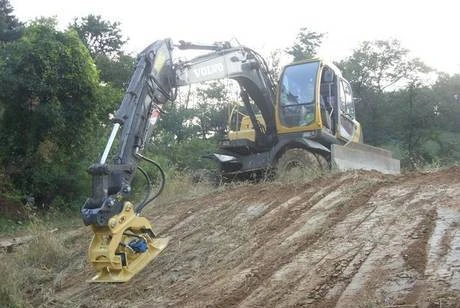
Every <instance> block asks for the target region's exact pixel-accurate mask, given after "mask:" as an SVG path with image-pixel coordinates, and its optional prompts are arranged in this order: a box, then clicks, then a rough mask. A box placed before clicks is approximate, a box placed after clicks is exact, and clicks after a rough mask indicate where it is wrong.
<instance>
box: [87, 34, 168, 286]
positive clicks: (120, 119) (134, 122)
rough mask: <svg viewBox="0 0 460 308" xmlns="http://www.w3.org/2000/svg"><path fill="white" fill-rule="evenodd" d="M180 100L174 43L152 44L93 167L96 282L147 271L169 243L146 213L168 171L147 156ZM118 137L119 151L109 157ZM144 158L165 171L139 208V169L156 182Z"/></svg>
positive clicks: (90, 217) (90, 221) (90, 204)
mask: <svg viewBox="0 0 460 308" xmlns="http://www.w3.org/2000/svg"><path fill="white" fill-rule="evenodd" d="M174 98H175V87H174V79H173V70H172V59H171V42H170V41H169V40H162V41H157V42H155V43H153V44H152V45H150V46H148V47H147V48H146V49H145V50H144V51H143V52H142V53H141V54H140V55H139V57H138V60H137V64H136V68H135V71H134V73H133V76H132V78H131V81H130V83H129V86H128V89H127V91H126V94H125V95H124V98H123V101H122V103H121V105H120V107H119V109H118V110H117V112H116V113H115V115H114V116H113V117H112V119H111V120H112V123H113V128H112V132H111V134H110V137H109V140H108V142H107V145H106V147H105V149H104V152H103V153H102V155H101V158H100V160H99V162H98V163H95V164H93V165H92V166H90V168H89V173H90V174H91V176H92V182H93V183H92V196H91V197H90V198H88V199H87V200H86V202H85V204H84V205H83V207H82V209H81V216H82V219H83V222H84V223H85V224H86V225H91V227H92V230H93V232H94V237H93V240H92V242H91V245H90V248H89V261H90V263H91V264H92V265H93V267H94V268H95V270H96V272H97V274H96V276H94V277H93V278H92V279H91V280H90V281H91V282H124V281H128V280H129V279H131V278H132V276H133V275H134V274H136V273H137V272H139V271H140V270H142V268H144V267H145V266H146V265H147V264H148V263H149V262H150V261H151V260H152V259H153V258H154V257H155V256H156V255H158V254H159V253H160V252H161V251H162V250H163V249H164V248H165V247H166V245H167V243H168V239H158V238H156V236H155V234H154V233H153V231H152V226H151V225H150V223H149V222H148V220H147V219H145V218H144V217H140V216H139V215H140V213H141V211H142V209H143V208H144V206H145V205H146V204H148V203H149V202H150V201H152V200H153V199H154V198H155V197H157V196H158V195H159V194H160V192H161V190H162V188H163V185H164V173H163V171H162V170H161V168H160V166H159V165H158V164H156V163H155V162H154V161H152V160H150V159H148V158H147V157H145V156H143V155H142V152H143V150H144V148H145V146H146V143H147V141H148V140H149V139H150V136H151V133H152V129H153V127H154V125H155V123H156V120H157V118H158V116H159V113H160V111H161V106H162V105H163V104H164V103H166V102H167V101H169V100H174ZM117 136H118V149H117V150H116V153H114V154H113V155H111V156H113V158H111V161H110V163H109V162H108V158H109V155H110V153H111V152H113V151H111V149H112V147H113V145H114V141H115V139H116V138H117ZM141 159H144V160H147V161H148V162H150V163H152V164H153V165H154V166H156V167H157V168H158V170H159V175H160V179H159V182H160V183H159V185H158V187H159V188H158V190H157V191H156V192H155V193H153V194H152V192H150V191H149V192H148V193H147V195H146V198H145V199H144V200H143V201H142V202H141V203H140V204H138V205H137V206H134V205H133V204H132V203H131V202H130V201H129V198H130V196H131V191H132V189H131V182H132V180H133V177H134V174H135V172H136V169H139V170H140V171H141V172H142V173H143V174H144V175H145V177H146V178H147V181H148V183H149V187H151V186H152V185H151V184H152V183H151V182H152V181H151V179H150V176H149V175H148V173H147V172H145V171H144V170H143V169H142V168H140V167H139V161H140V160H141Z"/></svg>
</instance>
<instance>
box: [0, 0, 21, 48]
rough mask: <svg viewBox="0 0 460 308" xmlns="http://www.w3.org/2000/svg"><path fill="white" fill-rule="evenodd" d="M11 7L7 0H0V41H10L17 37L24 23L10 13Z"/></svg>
mask: <svg viewBox="0 0 460 308" xmlns="http://www.w3.org/2000/svg"><path fill="white" fill-rule="evenodd" d="M12 12H13V7H12V6H11V4H10V1H9V0H0V42H1V43H5V42H10V41H14V40H16V39H18V38H19V37H20V36H21V34H22V31H23V28H24V25H23V24H22V23H21V22H20V21H19V20H18V19H17V18H16V16H14V15H12V14H11V13H12Z"/></svg>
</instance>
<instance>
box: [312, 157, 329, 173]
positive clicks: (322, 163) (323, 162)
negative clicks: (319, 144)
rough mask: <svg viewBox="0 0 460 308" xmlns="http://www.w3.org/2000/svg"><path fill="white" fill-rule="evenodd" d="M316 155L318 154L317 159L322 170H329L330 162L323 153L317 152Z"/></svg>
mask: <svg viewBox="0 0 460 308" xmlns="http://www.w3.org/2000/svg"><path fill="white" fill-rule="evenodd" d="M315 156H316V159H318V162H319V165H320V166H321V170H323V171H324V172H327V171H329V170H330V169H331V166H330V165H329V162H328V161H327V159H326V158H324V156H323V155H320V154H315Z"/></svg>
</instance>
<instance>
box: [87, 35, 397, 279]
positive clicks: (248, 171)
mask: <svg viewBox="0 0 460 308" xmlns="http://www.w3.org/2000/svg"><path fill="white" fill-rule="evenodd" d="M176 49H180V50H202V51H205V52H204V54H202V55H199V56H196V57H194V58H192V59H191V60H187V61H174V60H173V56H172V54H173V51H174V50H176ZM224 78H228V79H233V80H235V81H236V82H237V83H238V85H239V87H240V94H241V101H242V104H243V105H244V108H245V111H244V113H242V112H241V111H240V110H238V109H235V112H233V113H232V116H231V118H230V126H231V128H232V130H231V131H230V133H229V135H228V138H227V139H225V140H223V141H221V142H220V144H219V150H218V151H217V152H216V153H214V154H212V158H213V159H215V160H216V161H217V163H218V166H219V168H218V169H219V170H218V172H219V174H220V176H222V177H224V178H238V177H242V178H246V177H249V176H253V175H254V174H256V175H257V174H261V173H263V172H267V171H268V170H276V171H278V172H284V171H287V170H289V169H292V168H304V169H306V170H309V169H313V168H315V169H318V168H320V169H323V170H324V169H329V168H331V167H334V168H339V169H342V170H345V169H369V170H371V169H375V170H379V171H381V172H385V173H399V161H398V160H396V159H393V158H392V157H391V152H388V151H386V150H383V149H380V148H375V147H371V146H369V145H364V144H362V131H361V126H360V124H359V123H358V122H357V121H356V119H355V112H354V105H353V96H352V90H351V87H350V85H349V83H348V82H347V81H346V80H345V79H344V78H343V77H342V75H341V73H340V71H339V69H338V68H337V67H336V66H335V65H333V64H332V63H328V62H326V61H323V60H321V59H312V60H308V61H302V62H297V63H293V64H290V65H287V66H286V67H285V68H284V69H283V71H282V74H281V77H280V80H279V82H275V81H274V80H273V78H272V76H271V74H270V73H269V70H268V67H267V65H266V63H265V61H264V59H263V58H262V57H261V56H260V55H259V54H258V53H256V52H255V51H253V50H252V49H250V48H247V47H245V46H241V45H237V46H233V45H232V44H230V43H229V42H223V43H215V44H211V45H198V44H192V43H189V42H184V41H179V43H178V44H173V43H172V41H171V40H170V39H164V40H159V41H156V42H154V43H153V44H151V45H150V46H148V47H147V48H146V49H145V50H144V51H142V52H141V53H140V55H139V57H138V60H137V64H136V67H135V71H134V73H133V76H132V78H131V81H130V83H129V86H128V89H127V91H126V94H125V96H124V98H123V101H122V103H121V105H120V107H119V109H118V110H117V112H116V113H115V115H114V116H113V118H112V119H111V121H112V123H113V128H112V132H111V134H110V137H109V138H108V142H107V145H106V147H105V149H104V151H103V153H102V154H101V157H100V159H99V161H98V162H97V163H95V164H93V165H92V166H90V168H89V173H90V174H91V175H92V182H93V185H92V196H91V197H90V198H88V199H87V200H86V202H85V204H84V205H83V207H82V209H81V216H82V219H83V222H84V223H85V224H86V225H90V226H91V227H92V230H93V232H94V237H93V240H92V242H91V245H90V247H89V261H90V263H91V264H92V265H93V267H94V269H95V270H96V275H95V276H94V277H93V278H92V279H91V280H90V281H91V282H124V281H128V280H130V279H131V278H132V277H133V276H134V275H135V274H136V273H138V272H139V271H141V270H142V269H143V268H144V267H145V266H146V265H147V264H148V263H149V262H150V261H151V260H152V259H153V258H155V257H156V256H157V255H158V254H159V253H160V252H161V251H162V250H163V249H164V248H165V247H166V246H167V244H168V239H167V238H158V237H157V236H156V235H155V234H154V233H153V231H152V226H151V224H150V223H149V221H148V220H147V219H146V218H144V217H142V216H141V212H142V209H143V208H144V207H145V206H147V205H148V204H149V203H150V202H151V201H153V200H154V199H155V198H156V197H158V195H159V194H160V193H161V191H162V189H163V187H164V173H163V171H162V169H161V167H160V166H159V165H158V164H157V163H155V162H154V161H152V160H151V159H149V158H147V157H145V156H144V155H143V151H144V149H145V147H146V144H147V143H148V141H149V140H150V138H151V133H152V131H153V129H154V127H155V124H156V122H157V120H158V118H159V116H160V115H161V114H162V113H163V112H162V107H163V106H164V104H166V103H168V102H169V103H171V102H174V100H175V99H176V96H177V89H178V88H179V87H181V86H186V85H190V84H196V83H202V82H205V81H210V80H218V79H224ZM166 116H167V115H166ZM116 140H117V142H115V141H116ZM114 144H117V149H116V150H115V151H113V150H112V147H113V146H114ZM114 152H115V153H114ZM141 160H144V161H147V162H149V163H151V164H152V165H153V166H154V167H155V168H156V169H157V170H158V172H156V175H158V176H157V177H156V178H155V181H154V180H152V176H151V175H150V174H149V173H148V172H147V171H146V170H144V169H142V168H141V167H140V166H139V163H140V161H141ZM136 170H139V172H140V173H141V174H143V175H144V177H145V178H146V181H147V183H148V186H149V187H156V189H155V190H153V189H150V190H149V191H148V192H147V193H146V197H145V198H144V199H143V201H142V202H140V203H139V204H137V205H133V204H132V203H131V202H130V200H131V199H132V187H131V184H132V181H133V178H134V175H135V173H136Z"/></svg>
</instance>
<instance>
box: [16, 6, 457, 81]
mask: <svg viewBox="0 0 460 308" xmlns="http://www.w3.org/2000/svg"><path fill="white" fill-rule="evenodd" d="M10 3H11V5H12V6H13V8H14V14H15V15H16V16H17V17H18V18H19V19H20V20H21V21H28V20H31V19H35V18H36V17H40V16H45V17H50V16H57V18H58V20H59V23H60V25H61V26H62V27H63V28H64V27H66V26H67V25H68V24H69V23H70V22H71V21H72V19H73V18H74V17H83V16H87V15H88V14H95V15H102V17H103V18H104V19H106V20H110V21H120V22H121V29H122V31H123V34H124V35H125V36H126V37H128V38H129V41H128V45H127V48H126V50H127V51H129V52H134V53H136V52H139V51H141V50H142V49H143V48H144V47H146V46H147V45H149V44H150V43H151V42H153V41H155V40H158V39H162V38H166V37H170V38H172V39H173V40H175V41H178V40H186V41H193V42H199V43H212V42H215V41H224V40H230V39H231V38H237V39H238V41H239V42H240V43H242V44H243V45H246V46H248V47H251V48H253V49H254V50H256V51H258V52H260V53H261V54H262V55H264V56H267V55H268V54H269V53H270V51H272V50H274V49H276V48H282V49H284V48H286V47H288V46H290V45H292V43H293V42H294V41H295V37H296V35H297V33H298V32H299V29H300V28H301V27H308V28H309V29H310V30H312V31H316V32H326V33H327V37H326V38H325V40H324V42H323V47H322V48H321V50H320V55H322V56H325V57H327V58H330V59H331V60H341V59H343V58H345V57H347V56H349V55H351V53H352V50H353V49H354V48H357V47H358V46H359V43H360V42H362V41H364V40H374V39H393V38H396V39H398V40H400V41H401V43H402V46H403V47H405V48H408V49H410V50H411V51H412V56H414V57H419V58H421V60H422V61H424V62H425V63H426V64H428V65H430V66H431V67H433V68H435V69H438V70H440V71H443V72H447V73H450V74H453V73H460V27H459V26H460V1H458V0H457V1H456V0H419V1H414V0H385V1H384V0H380V1H374V0H367V1H365V0H326V1H318V0H315V1H309V0H304V1H300V0H299V1H296V0H278V1H263V0H253V1H250V0H227V1H219V0H188V1H187V0H163V1H161V0H132V1H126V0H125V1H119V0H79V1H75V0H74V1H65V0H10Z"/></svg>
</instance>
